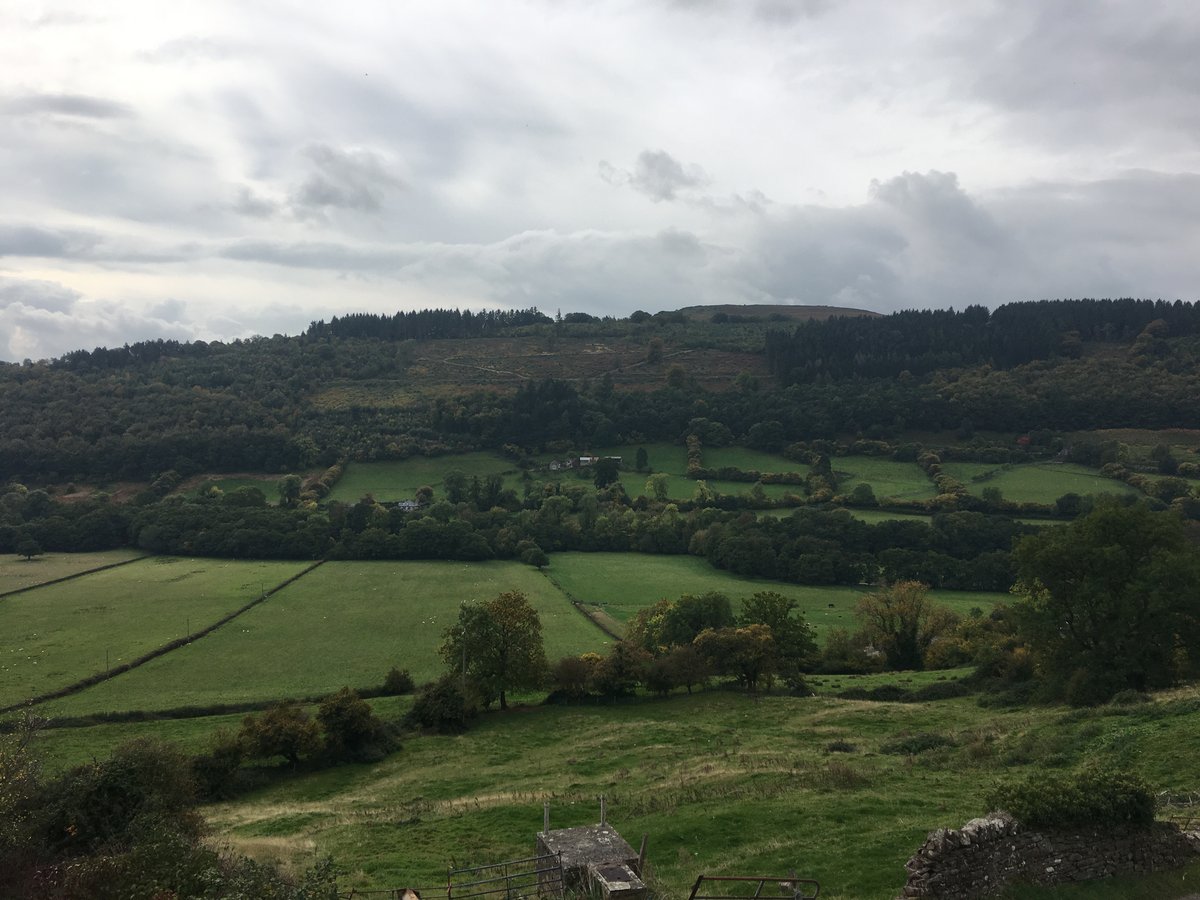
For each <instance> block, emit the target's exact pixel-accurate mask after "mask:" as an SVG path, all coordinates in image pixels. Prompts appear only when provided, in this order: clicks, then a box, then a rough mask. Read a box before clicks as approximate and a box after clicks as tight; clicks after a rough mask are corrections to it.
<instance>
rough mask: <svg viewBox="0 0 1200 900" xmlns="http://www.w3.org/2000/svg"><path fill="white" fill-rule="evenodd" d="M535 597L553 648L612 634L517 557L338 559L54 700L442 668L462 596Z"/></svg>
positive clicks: (184, 693)
mask: <svg viewBox="0 0 1200 900" xmlns="http://www.w3.org/2000/svg"><path fill="white" fill-rule="evenodd" d="M509 590H520V591H524V592H525V593H526V594H528V595H529V597H530V600H531V601H532V602H533V604H534V606H535V607H536V608H537V610H538V613H539V614H540V617H541V622H542V634H543V637H544V639H545V643H546V652H547V655H548V656H550V658H552V659H553V658H556V657H557V656H562V655H566V654H577V653H582V652H584V651H586V650H602V649H603V646H604V643H605V641H606V638H605V635H604V634H603V633H602V632H601V631H600V630H599V629H598V628H596V626H594V625H593V624H592V623H591V622H590V621H588V619H587V618H586V617H585V616H583V615H582V614H581V613H579V611H578V610H576V609H575V608H574V607H572V606H571V604H570V603H569V602H568V601H567V599H566V598H565V597H564V596H563V595H562V593H561V592H560V591H559V590H558V589H557V588H555V587H554V586H553V584H551V583H550V581H549V580H547V579H546V578H544V577H543V576H541V575H539V574H538V572H537V571H536V570H535V569H533V568H531V567H529V566H525V565H521V564H519V563H510V562H489V563H461V562H330V563H326V564H325V565H324V566H322V567H321V568H319V569H316V570H315V571H313V572H312V573H311V574H309V575H306V576H305V577H304V578H301V579H300V580H299V581H297V582H295V583H293V584H291V585H289V586H288V587H287V588H285V589H284V590H283V591H280V592H279V593H278V594H276V595H275V596H273V597H271V598H270V599H269V600H268V601H267V602H265V603H263V604H261V605H260V606H257V607H255V608H254V609H252V610H250V611H249V612H247V613H246V614H245V615H244V616H241V617H239V618H238V619H236V620H235V621H234V622H232V623H230V624H229V625H227V626H225V627H223V628H220V629H218V630H217V631H215V632H214V633H212V634H211V635H209V636H207V637H205V638H204V639H202V640H199V641H196V642H194V643H192V644H189V645H187V646H185V647H181V648H179V649H178V650H175V651H173V652H172V653H170V654H167V655H166V656H164V657H161V658H159V659H156V660H153V661H151V662H149V663H147V664H146V665H145V666H142V667H140V668H138V669H137V670H135V671H133V672H129V673H127V674H125V675H121V676H119V677H117V678H114V679H112V680H111V681H108V682H105V683H103V684H99V685H96V686H95V687H92V688H89V689H88V690H86V691H84V692H83V693H81V694H78V695H75V696H73V697H68V698H65V699H63V700H61V701H57V702H55V703H53V704H50V705H49V707H48V708H49V710H50V711H51V712H53V713H57V714H66V715H79V714H83V713H88V712H103V711H110V710H130V709H150V710H154V709H170V708H173V707H180V706H203V705H208V704H215V703H238V702H243V701H259V700H269V699H274V698H279V697H304V696H316V695H320V694H324V693H328V692H330V691H333V690H336V689H337V688H339V687H341V686H343V685H350V686H351V687H356V688H357V687H371V686H375V685H378V684H381V683H382V681H383V677H384V675H385V674H386V673H387V671H388V669H390V668H391V667H392V666H398V667H399V668H402V669H408V670H409V672H410V673H411V674H412V676H413V678H414V679H416V680H417V682H418V683H419V682H422V681H425V680H429V679H431V678H434V677H436V676H437V675H439V674H441V672H442V671H443V669H444V665H443V663H442V661H441V659H440V658H439V656H438V653H437V648H438V646H439V645H440V644H441V641H442V634H443V632H444V631H445V630H446V628H448V627H449V626H450V625H451V624H452V623H453V621H454V620H455V618H456V617H457V615H458V607H459V604H460V603H463V602H465V601H471V600H484V599H488V598H490V597H494V596H495V595H497V594H499V593H500V592H502V591H509Z"/></svg>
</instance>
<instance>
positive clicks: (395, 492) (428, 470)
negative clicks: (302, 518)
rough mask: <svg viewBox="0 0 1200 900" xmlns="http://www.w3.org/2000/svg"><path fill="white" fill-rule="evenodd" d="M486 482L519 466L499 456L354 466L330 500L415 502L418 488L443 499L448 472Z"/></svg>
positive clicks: (480, 454)
mask: <svg viewBox="0 0 1200 900" xmlns="http://www.w3.org/2000/svg"><path fill="white" fill-rule="evenodd" d="M455 470H457V471H459V472H462V473H463V474H464V475H466V476H468V477H470V476H473V475H474V476H478V477H480V478H485V477H486V476H488V475H502V474H504V473H505V472H514V471H516V464H515V463H514V462H513V461H512V460H511V459H505V458H504V457H503V456H500V455H498V454H495V453H487V452H483V451H480V452H477V453H457V454H453V455H451V456H413V457H409V458H408V459H404V460H390V461H388V462H352V463H350V464H349V465H347V466H346V471H345V473H344V474H343V475H342V477H341V478H340V479H339V480H338V483H337V484H335V485H334V486H333V490H332V491H330V493H329V496H328V497H327V498H326V500H329V501H332V500H337V501H339V502H341V503H357V502H358V501H359V500H361V499H362V498H363V497H365V496H366V495H367V494H370V495H371V496H372V497H374V498H375V499H376V500H379V501H393V500H411V499H412V498H413V495H415V494H416V492H417V488H419V487H422V486H424V485H428V486H429V487H432V488H434V490H435V492H436V493H437V494H438V495H439V496H440V494H441V490H440V489H441V485H442V479H443V478H445V477H446V473H447V472H452V471H455Z"/></svg>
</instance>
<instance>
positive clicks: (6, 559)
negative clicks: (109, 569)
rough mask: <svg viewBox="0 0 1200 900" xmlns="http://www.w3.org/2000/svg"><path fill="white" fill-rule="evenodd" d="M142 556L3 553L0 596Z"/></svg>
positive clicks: (129, 552)
mask: <svg viewBox="0 0 1200 900" xmlns="http://www.w3.org/2000/svg"><path fill="white" fill-rule="evenodd" d="M142 555H143V554H142V553H141V551H139V550H133V549H125V550H101V551H99V552H96V553H47V554H44V555H43V556H35V557H34V558H33V559H25V558H24V557H20V556H16V555H13V554H7V553H5V554H0V596H3V595H4V594H7V593H10V592H11V591H19V590H22V589H23V588H28V587H32V586H33V585H35V584H45V583H46V582H47V581H57V580H58V579H60V578H69V577H71V576H72V575H79V574H81V573H83V572H90V571H91V570H92V569H99V568H101V567H103V566H111V565H113V564H114V563H122V562H126V561H128V560H132V559H137V558H138V557H139V556H142Z"/></svg>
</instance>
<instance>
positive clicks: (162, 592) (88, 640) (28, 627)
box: [0, 557, 304, 705]
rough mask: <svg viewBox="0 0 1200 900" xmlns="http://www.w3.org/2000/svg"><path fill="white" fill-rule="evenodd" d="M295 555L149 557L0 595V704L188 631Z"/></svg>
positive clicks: (277, 574) (249, 595)
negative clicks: (265, 558)
mask: <svg viewBox="0 0 1200 900" xmlns="http://www.w3.org/2000/svg"><path fill="white" fill-rule="evenodd" d="M303 568H304V564H303V563H296V562H290V563H277V562H233V561H229V560H210V559H206V560H197V559H178V558H174V557H155V558H152V559H144V560H139V561H137V562H132V563H130V564H129V565H125V566H120V567H118V568H115V569H107V570H105V571H103V572H93V573H91V574H89V575H85V576H83V577H81V578H75V579H72V580H70V581H64V582H61V583H59V584H52V585H46V586H44V587H38V588H35V589H34V590H31V591H26V592H24V593H21V594H14V595H12V596H9V597H6V598H4V599H3V600H0V705H8V704H11V703H16V702H19V701H21V700H24V699H25V698H27V697H30V696H32V695H35V694H40V693H43V692H46V691H51V690H54V689H56V688H61V687H65V686H66V685H68V684H70V683H72V682H74V681H77V680H79V679H81V678H85V677H87V676H89V675H92V674H94V673H96V672H103V671H105V668H106V667H107V666H109V665H111V666H117V665H120V664H121V663H124V662H128V661H130V660H132V659H134V658H136V657H138V656H140V655H142V654H144V653H147V652H149V651H150V650H153V649H155V648H156V647H160V646H162V645H163V644H166V643H168V642H170V641H172V640H175V639H176V638H181V637H184V636H185V635H187V634H189V633H191V632H195V631H198V630H200V629H201V628H203V627H204V626H206V625H208V624H211V623H212V622H214V621H216V620H217V619H219V618H221V617H222V616H223V615H225V614H227V613H230V612H233V611H234V610H236V609H238V608H239V607H241V606H244V605H245V604H246V603H249V602H250V601H251V600H253V599H254V598H255V597H257V596H258V595H259V593H260V592H261V591H262V590H263V589H264V588H267V589H269V588H271V587H273V586H275V585H277V584H279V583H280V582H281V581H284V580H285V579H287V578H288V577H290V576H291V575H293V574H295V573H297V572H299V571H300V570H301V569H303Z"/></svg>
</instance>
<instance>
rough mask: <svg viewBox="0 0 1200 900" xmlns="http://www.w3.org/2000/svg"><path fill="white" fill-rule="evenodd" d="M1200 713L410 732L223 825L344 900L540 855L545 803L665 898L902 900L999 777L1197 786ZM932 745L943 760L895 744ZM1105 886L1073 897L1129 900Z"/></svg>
mask: <svg viewBox="0 0 1200 900" xmlns="http://www.w3.org/2000/svg"><path fill="white" fill-rule="evenodd" d="M1197 703H1200V694H1198V692H1197V690H1196V689H1194V688H1192V689H1187V690H1185V691H1178V692H1175V693H1173V694H1169V695H1161V696H1160V697H1159V698H1158V700H1157V701H1156V702H1155V703H1152V704H1148V705H1146V706H1143V707H1136V708H1120V707H1105V708H1101V709H1098V710H1091V711H1085V712H1079V711H1068V710H1064V709H1062V708H1055V707H1041V708H1034V709H1017V710H1007V709H1006V710H981V709H980V708H979V706H978V705H977V704H976V702H975V700H974V698H960V699H955V700H945V701H940V702H936V703H916V704H899V703H872V702H863V701H845V700H838V699H835V698H832V697H828V696H817V697H808V698H796V697H784V696H760V697H757V698H756V697H750V696H747V695H744V694H739V693H736V692H729V691H721V690H709V691H700V692H697V693H696V694H695V695H692V696H687V695H682V694H677V695H675V696H672V697H671V698H668V699H665V700H654V699H649V698H642V699H639V700H633V701H628V702H623V703H619V704H616V705H611V704H601V705H593V706H553V705H552V706H541V707H529V708H523V709H515V710H513V711H511V712H510V713H508V714H505V715H501V714H498V713H493V714H488V715H485V716H484V717H483V718H482V719H481V720H480V721H479V722H478V723H477V724H476V725H475V726H474V727H473V728H472V729H471V730H470V731H468V732H467V733H466V734H463V735H460V736H435V735H427V736H413V737H411V738H410V739H408V740H407V741H406V743H405V746H404V749H403V750H402V751H400V752H399V753H397V754H395V755H393V756H391V757H389V758H388V759H386V760H384V761H382V762H380V763H378V764H374V765H368V766H345V767H340V768H337V769H333V770H328V771H324V772H318V773H314V774H310V775H305V776H302V777H298V778H294V779H287V780H283V781H281V782H279V783H277V784H275V785H273V786H270V787H267V788H264V789H262V790H259V791H257V792H255V793H253V794H251V795H249V796H247V797H244V798H241V799H239V800H236V801H232V802H228V803H221V804H216V805H213V806H210V807H208V808H207V809H206V816H207V818H208V820H209V822H210V823H211V824H212V825H213V827H214V829H215V832H216V834H217V836H218V837H219V838H220V839H222V840H226V841H229V842H231V844H232V846H233V847H235V848H237V849H240V850H243V851H246V852H250V853H254V854H257V855H261V856H266V857H268V858H275V859H280V860H283V861H285V862H289V863H292V864H295V865H305V864H308V863H310V862H311V861H313V860H314V859H315V858H316V857H317V856H318V855H321V854H332V855H333V857H334V858H335V859H336V860H338V861H339V863H340V865H341V867H342V869H341V871H342V872H343V873H344V874H343V879H342V885H341V886H342V888H343V889H348V888H352V887H353V888H359V889H371V888H375V889H379V888H392V887H397V886H400V885H407V884H414V885H417V886H419V887H428V888H430V889H431V892H432V889H435V888H436V886H437V885H439V884H441V885H444V883H445V870H446V866H447V864H448V863H450V861H453V862H454V863H455V864H457V865H470V864H476V863H478V864H481V863H490V862H498V861H501V860H504V859H510V858H514V857H519V856H524V855H526V854H528V853H529V852H531V851H532V849H533V837H532V836H533V833H534V832H535V831H536V830H538V829H539V828H540V826H541V820H542V816H541V813H542V802H543V800H549V801H550V803H551V811H550V816H551V827H555V828H562V827H570V826H575V825H585V824H591V823H594V822H595V821H597V819H598V813H599V810H598V803H597V798H598V796H599V795H600V794H605V795H606V798H607V805H608V819H609V821H610V822H611V823H612V824H613V825H614V826H615V827H616V828H617V829H618V830H620V831H621V832H622V833H623V834H624V835H625V837H626V838H627V839H628V840H630V841H631V842H632V843H633V844H634V845H635V846H636V845H637V843H638V841H639V839H640V836H641V835H642V834H646V835H648V837H649V840H648V856H647V858H648V862H649V871H650V878H651V881H652V884H653V885H654V887H655V888H656V889H657V891H658V896H660V897H667V898H678V897H683V896H686V895H687V888H688V886H689V885H690V883H691V881H692V880H693V879H694V878H695V876H696V875H697V874H698V873H701V872H704V873H708V874H749V873H762V872H780V873H783V872H787V871H788V870H790V869H792V868H795V869H796V870H797V872H798V873H799V874H800V875H802V876H806V877H813V878H817V879H819V880H820V881H821V884H822V892H821V896H822V897H823V898H828V900H847V898H855V900H891V898H892V897H895V895H896V894H897V893H898V891H899V889H900V887H901V886H902V885H903V882H904V869H903V864H904V861H905V860H906V859H907V858H908V857H909V856H910V855H911V854H912V853H913V852H914V851H915V850H916V848H917V847H918V846H919V845H920V844H921V842H922V841H923V840H924V838H925V836H926V834H927V833H928V832H929V831H930V830H932V829H934V828H937V827H958V826H961V825H962V824H963V823H964V822H966V821H967V820H968V819H970V818H972V817H974V816H976V815H980V814H982V813H983V812H985V811H986V805H985V801H984V796H985V794H986V793H987V791H988V790H989V789H990V787H991V786H992V785H993V784H994V783H996V782H997V781H1008V780H1014V779H1018V778H1022V777H1025V776H1026V775H1028V774H1029V773H1031V772H1033V771H1037V770H1040V769H1042V768H1044V767H1045V766H1050V767H1054V768H1066V767H1073V766H1075V765H1078V764H1080V763H1082V762H1083V761H1084V760H1085V759H1089V758H1095V759H1100V760H1104V761H1107V762H1111V763H1117V764H1120V763H1122V762H1123V761H1128V760H1131V759H1132V760H1137V762H1138V765H1139V768H1140V769H1141V771H1142V772H1143V774H1144V775H1145V777H1146V778H1147V779H1148V780H1149V781H1150V782H1151V783H1152V784H1153V785H1154V786H1155V787H1157V788H1171V789H1180V788H1184V787H1190V786H1192V785H1194V784H1195V783H1196V781H1197V779H1200V758H1197V757H1196V756H1195V754H1185V755H1182V756H1181V755H1180V754H1178V753H1175V752H1173V751H1172V749H1171V748H1173V747H1180V746H1194V745H1195V742H1196V741H1197V740H1200V717H1198V716H1197V715H1195V713H1194V710H1195V709H1196V708H1197ZM918 734H926V735H927V734H933V735H937V736H938V737H940V738H941V739H943V740H944V746H941V747H938V748H935V749H929V750H925V751H923V752H919V753H915V754H913V753H904V752H896V751H895V750H893V749H890V748H889V744H890V743H891V742H893V741H895V740H896V739H898V738H903V737H910V736H913V735H918ZM832 748H836V751H835V750H834V749H832ZM464 760H470V765H469V766H464V765H463V761H464ZM1189 872H1190V873H1191V874H1192V875H1193V876H1195V875H1200V866H1193V867H1192V868H1191V869H1190V870H1189ZM1159 885H1160V886H1161V885H1162V882H1159ZM1104 889H1106V886H1100V890H1104ZM1094 890H1096V888H1095V887H1089V888H1083V889H1081V890H1080V891H1079V892H1078V893H1064V894H1062V895H1061V896H1063V897H1081V898H1082V897H1089V896H1096V897H1100V896H1116V895H1113V894H1103V893H1096V894H1093V893H1091V892H1090V891H1094ZM1012 896H1026V895H1025V894H1022V893H1016V894H1014V895H1012ZM1042 896H1045V897H1049V896H1059V894H1044V895H1042ZM1122 896H1130V897H1136V896H1144V897H1151V896H1172V895H1170V894H1153V893H1144V894H1137V893H1129V894H1125V895H1122ZM1174 896H1178V895H1174Z"/></svg>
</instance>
